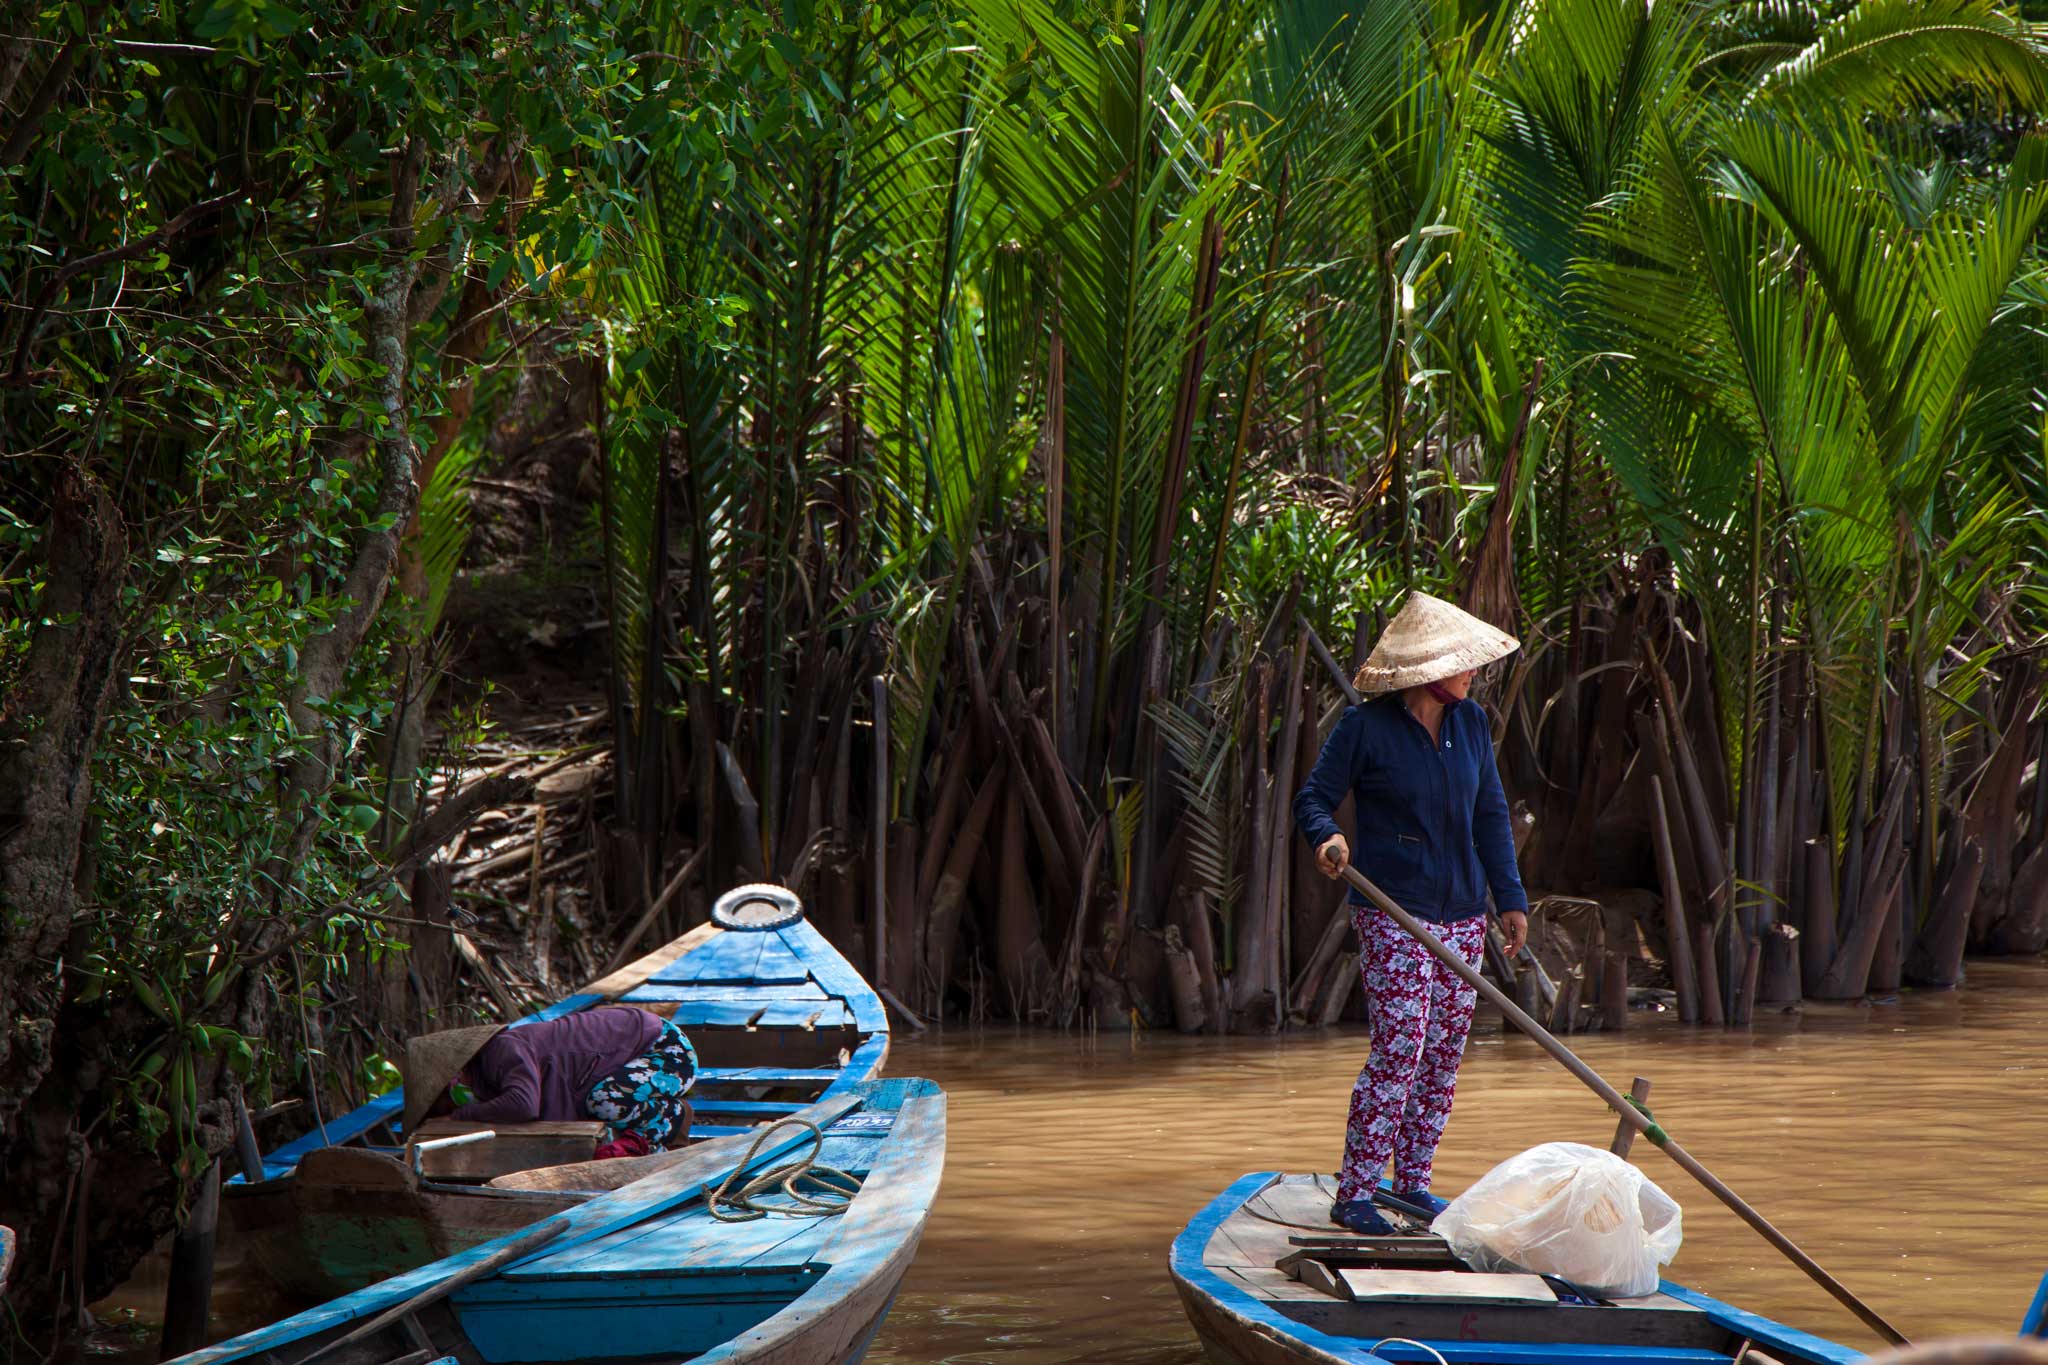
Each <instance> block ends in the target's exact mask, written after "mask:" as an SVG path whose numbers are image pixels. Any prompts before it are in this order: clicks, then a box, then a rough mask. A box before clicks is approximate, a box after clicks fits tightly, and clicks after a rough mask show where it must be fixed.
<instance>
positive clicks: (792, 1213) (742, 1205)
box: [704, 1119, 860, 1223]
mask: <svg viewBox="0 0 2048 1365" xmlns="http://www.w3.org/2000/svg"><path fill="white" fill-rule="evenodd" d="M791 1127H796V1128H808V1129H810V1130H811V1148H810V1151H809V1152H807V1153H805V1154H804V1155H803V1156H800V1157H797V1158H795V1159H794V1160H791V1161H785V1162H783V1163H782V1164H781V1165H780V1166H770V1167H769V1168H768V1169H767V1170H765V1171H762V1172H760V1173H758V1174H757V1175H755V1176H754V1177H753V1178H752V1179H750V1180H749V1179H747V1178H746V1177H747V1168H748V1167H750V1166H752V1165H753V1164H754V1158H755V1157H756V1156H757V1155H759V1154H760V1151H761V1148H762V1146H763V1145H764V1144H766V1142H767V1141H768V1139H769V1138H771V1137H773V1136H774V1135H775V1134H776V1133H777V1132H779V1131H780V1130H781V1129H784V1128H791ZM824 1146H825V1133H824V1130H823V1129H821V1128H819V1127H818V1125H817V1124H815V1123H812V1122H811V1121H810V1120H809V1119H780V1120H778V1121H776V1122H775V1123H772V1124H770V1125H769V1126H768V1127H766V1128H763V1129H762V1130H761V1134H760V1136H759V1137H756V1138H755V1139H754V1145H753V1146H751V1147H749V1148H747V1155H746V1157H745V1158H744V1159H743V1160H742V1161H741V1162H740V1163H739V1165H737V1166H735V1167H733V1168H732V1174H730V1175H728V1176H727V1177H726V1178H725V1179H724V1180H723V1181H721V1182H719V1186H718V1188H717V1189H715V1190H713V1191H712V1192H711V1193H710V1194H709V1195H707V1196H705V1200H704V1204H705V1207H706V1208H708V1209H709V1210H710V1211H711V1216H712V1217H713V1218H716V1219H717V1220H718V1221H719V1222H721V1223H751V1222H753V1221H754V1220H755V1219H757V1218H766V1217H767V1216H768V1215H769V1214H771V1213H779V1214H782V1215H784V1216H785V1217H789V1218H830V1217H831V1216H832V1215H834V1214H837V1213H845V1212H846V1210H847V1209H848V1208H849V1207H850V1206H851V1205H852V1203H853V1200H854V1196H855V1195H857V1194H859V1193H860V1181H859V1180H858V1179H857V1178H855V1177H854V1176H853V1175H851V1174H849V1173H848V1172H846V1171H842V1170H840V1169H839V1168H838V1167H836V1166H825V1165H821V1164H820V1163H819V1161H818V1153H819V1152H820V1151H822V1150H823V1149H824ZM806 1179H808V1180H810V1181H811V1182H812V1183H813V1184H815V1185H818V1186H822V1187H823V1188H822V1193H821V1194H806V1193H804V1192H803V1191H802V1190H800V1189H798V1188H797V1182H798V1181H800V1180H806ZM742 1181H745V1183H744V1184H742V1183H741V1182H742ZM735 1186H738V1188H737V1189H735V1188H734V1187H735ZM775 1189H780V1190H781V1191H782V1193H783V1194H785V1195H787V1196H788V1197H789V1198H790V1199H791V1200H792V1201H793V1202H792V1203H789V1204H762V1203H758V1202H756V1201H755V1198H754V1196H755V1195H758V1194H763V1193H766V1192H768V1191H770V1190H775Z"/></svg>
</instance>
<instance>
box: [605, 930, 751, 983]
mask: <svg viewBox="0 0 2048 1365" xmlns="http://www.w3.org/2000/svg"><path fill="white" fill-rule="evenodd" d="M724 932H725V930H723V929H721V928H719V927H718V926H717V925H715V924H700V925H698V926H697V927H696V928H694V929H692V930H690V932H688V933H687V934H684V935H683V936H682V937H680V938H674V939H670V940H669V941H668V942H667V943H664V944H662V945H661V946H660V947H659V948H656V949H655V950H654V951H652V952H650V953H648V954H647V955H646V956H644V957H639V958H635V959H634V960H633V961H631V962H628V963H627V964H626V965H625V966H623V967H621V968H619V969H618V970H617V971H615V972H610V973H607V974H606V975H604V976H601V977H599V978H598V979H597V980H595V981H593V982H591V983H590V984H589V985H587V986H585V987H584V988H583V994H585V995H602V996H605V997H608V998H614V999H615V998H617V997H619V996H621V995H624V994H625V993H626V992H627V991H630V990H632V989H633V988H634V987H635V986H638V985H640V984H642V983H643V982H645V981H646V980H647V978H648V977H650V976H652V975H654V974H655V973H656V972H658V971H661V970H662V969H663V968H665V967H667V966H668V965H669V964H670V963H672V962H675V961H676V960H677V959H679V958H682V957H685V956H688V955H689V954H691V953H693V952H695V951H697V950H698V949H700V948H702V947H704V946H705V945H707V944H708V943H710V942H712V941H714V940H716V939H717V938H718V936H719V935H721V934H723V933H724Z"/></svg>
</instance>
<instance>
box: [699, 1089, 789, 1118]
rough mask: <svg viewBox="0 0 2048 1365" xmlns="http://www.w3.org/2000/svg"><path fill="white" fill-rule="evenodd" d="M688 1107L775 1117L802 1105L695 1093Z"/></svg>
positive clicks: (703, 1111)
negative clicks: (721, 1098) (731, 1098)
mask: <svg viewBox="0 0 2048 1365" xmlns="http://www.w3.org/2000/svg"><path fill="white" fill-rule="evenodd" d="M690 1107H691V1108H693V1109H695V1110H696V1111H697V1112H698V1113H700V1114H746V1115H749V1116H751V1117H755V1118H777V1117H780V1116H781V1115H783V1114H794V1113H795V1112H796V1111H797V1110H799V1109H801V1108H803V1107H804V1106H803V1105H802V1104H800V1103H797V1102H794V1101H790V1100H718V1099H710V1098H708V1097H703V1096H699V1095H697V1094H695V1093H694V1092H693V1093H692V1094H691V1096H690Z"/></svg>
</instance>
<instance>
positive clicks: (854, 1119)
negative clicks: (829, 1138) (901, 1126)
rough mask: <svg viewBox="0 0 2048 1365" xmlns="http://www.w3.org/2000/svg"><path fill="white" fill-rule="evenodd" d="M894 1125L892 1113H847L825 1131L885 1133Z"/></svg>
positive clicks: (894, 1118)
mask: <svg viewBox="0 0 2048 1365" xmlns="http://www.w3.org/2000/svg"><path fill="white" fill-rule="evenodd" d="M895 1126H896V1116H895V1115H894V1114H848V1115H847V1116H846V1117H845V1118H843V1119H840V1120H839V1121H838V1122H837V1123H834V1124H833V1125H832V1126H831V1127H829V1128H827V1129H826V1130H825V1131H826V1132H827V1133H847V1134H854V1135H858V1134H862V1133H886V1132H888V1131H889V1130H890V1129H891V1128H894V1127H895Z"/></svg>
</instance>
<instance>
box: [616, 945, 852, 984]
mask: <svg viewBox="0 0 2048 1365" xmlns="http://www.w3.org/2000/svg"><path fill="white" fill-rule="evenodd" d="M647 979H648V980H649V981H651V982H657V983H660V984H662V985H671V986H677V985H687V984H689V983H692V982H696V983H702V984H711V985H718V984H726V985H738V984H748V985H761V986H801V985H803V984H804V983H805V982H807V981H809V980H810V979H811V969H810V967H809V965H808V964H806V963H805V962H804V961H802V960H801V959H800V958H798V957H797V955H796V954H795V953H792V952H791V951H790V950H789V947H788V945H786V944H784V943H783V942H782V940H781V939H779V938H776V937H775V935H773V934H720V935H719V936H718V937H717V938H715V939H713V940H712V941H711V942H709V943H707V944H705V945H704V946H703V947H701V948H699V949H698V950H697V951H696V952H694V953H687V954H685V955H684V956H682V957H680V958H677V959H676V960H675V961H674V962H671V963H670V964H669V965H668V966H666V967H663V968H662V969H661V970H660V971H658V972H655V973H653V974H652V975H651V976H649V977H648V978H647Z"/></svg>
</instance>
